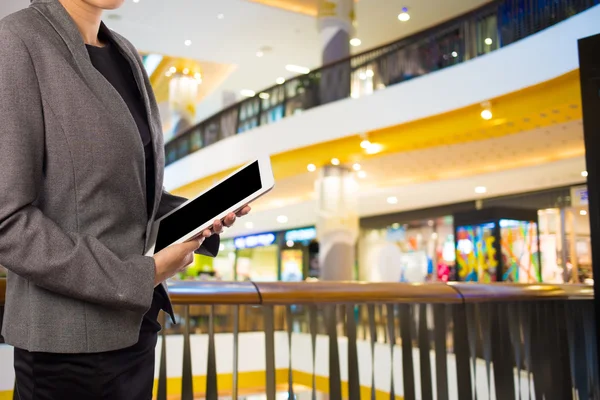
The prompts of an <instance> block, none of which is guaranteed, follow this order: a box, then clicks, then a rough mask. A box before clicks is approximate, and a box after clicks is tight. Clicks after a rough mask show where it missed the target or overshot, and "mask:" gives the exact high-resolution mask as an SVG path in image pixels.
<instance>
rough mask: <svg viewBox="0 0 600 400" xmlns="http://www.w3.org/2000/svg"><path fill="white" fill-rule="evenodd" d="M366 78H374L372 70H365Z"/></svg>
mask: <svg viewBox="0 0 600 400" xmlns="http://www.w3.org/2000/svg"><path fill="white" fill-rule="evenodd" d="M367 76H368V77H369V78H372V77H374V76H375V72H373V70H372V69H368V70H367Z"/></svg>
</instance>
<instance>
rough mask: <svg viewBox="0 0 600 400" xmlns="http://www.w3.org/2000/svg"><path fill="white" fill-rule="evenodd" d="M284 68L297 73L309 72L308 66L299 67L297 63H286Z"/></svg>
mask: <svg viewBox="0 0 600 400" xmlns="http://www.w3.org/2000/svg"><path fill="white" fill-rule="evenodd" d="M285 69H287V70H288V71H290V72H295V73H298V74H308V73H309V72H310V68H306V67H301V66H299V65H293V64H288V65H286V66H285Z"/></svg>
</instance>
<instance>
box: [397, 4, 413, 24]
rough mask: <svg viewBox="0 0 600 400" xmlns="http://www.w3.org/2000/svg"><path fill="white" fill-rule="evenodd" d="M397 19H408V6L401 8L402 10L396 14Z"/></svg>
mask: <svg viewBox="0 0 600 400" xmlns="http://www.w3.org/2000/svg"><path fill="white" fill-rule="evenodd" d="M398 19H399V20H400V21H401V22H406V21H408V20H409V19H410V14H409V13H408V8H406V7H403V8H402V12H401V13H400V14H398Z"/></svg>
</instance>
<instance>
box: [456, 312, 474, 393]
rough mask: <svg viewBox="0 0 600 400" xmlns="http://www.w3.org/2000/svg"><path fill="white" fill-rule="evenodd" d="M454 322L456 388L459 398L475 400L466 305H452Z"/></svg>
mask: <svg viewBox="0 0 600 400" xmlns="http://www.w3.org/2000/svg"><path fill="white" fill-rule="evenodd" d="M451 307H452V311H453V316H454V317H453V320H454V321H453V322H454V331H453V335H454V353H455V359H456V386H457V388H458V398H459V399H461V400H462V399H464V400H470V399H472V398H473V387H472V383H471V379H472V378H471V376H472V375H471V372H470V368H471V357H470V350H469V334H468V329H467V315H466V314H467V312H466V305H465V304H457V305H452V306H451Z"/></svg>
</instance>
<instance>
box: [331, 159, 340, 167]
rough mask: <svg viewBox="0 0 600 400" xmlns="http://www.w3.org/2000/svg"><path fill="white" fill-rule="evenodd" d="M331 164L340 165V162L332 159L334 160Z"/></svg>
mask: <svg viewBox="0 0 600 400" xmlns="http://www.w3.org/2000/svg"><path fill="white" fill-rule="evenodd" d="M331 163H332V164H333V165H340V160H338V159H337V158H332V159H331Z"/></svg>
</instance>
